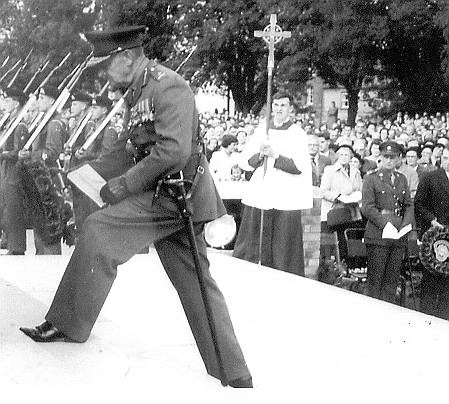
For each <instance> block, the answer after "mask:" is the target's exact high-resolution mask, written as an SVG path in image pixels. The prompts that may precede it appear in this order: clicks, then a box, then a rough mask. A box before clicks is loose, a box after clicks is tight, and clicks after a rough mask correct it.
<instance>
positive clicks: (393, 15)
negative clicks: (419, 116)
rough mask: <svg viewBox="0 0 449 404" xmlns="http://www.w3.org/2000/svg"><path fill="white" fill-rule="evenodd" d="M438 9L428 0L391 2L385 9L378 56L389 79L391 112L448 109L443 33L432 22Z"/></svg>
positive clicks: (397, 0)
mask: <svg viewBox="0 0 449 404" xmlns="http://www.w3.org/2000/svg"><path fill="white" fill-rule="evenodd" d="M439 12H440V8H439V6H438V4H437V2H436V1H432V0H395V1H392V2H391V4H390V5H389V8H388V21H387V25H388V35H387V37H386V39H385V44H384V46H383V49H382V53H381V59H380V60H381V63H382V66H383V70H384V74H385V77H387V78H390V79H391V82H390V85H389V86H388V87H387V90H388V91H392V89H394V90H395V91H393V93H394V94H395V97H394V98H393V105H392V109H393V110H400V109H402V110H407V111H409V112H411V113H414V112H423V111H428V112H436V111H440V110H441V109H443V108H447V107H448V105H449V104H448V101H449V97H448V81H447V79H446V78H445V77H444V69H443V67H442V63H443V50H444V46H445V43H446V41H445V39H444V35H443V30H442V29H441V27H439V26H438V25H437V23H436V21H437V20H436V18H437V16H438V15H439Z"/></svg>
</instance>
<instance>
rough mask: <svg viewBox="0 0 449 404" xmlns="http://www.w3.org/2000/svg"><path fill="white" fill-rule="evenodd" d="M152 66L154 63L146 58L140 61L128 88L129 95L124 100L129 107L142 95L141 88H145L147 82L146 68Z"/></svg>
mask: <svg viewBox="0 0 449 404" xmlns="http://www.w3.org/2000/svg"><path fill="white" fill-rule="evenodd" d="M152 64H156V62H155V61H154V60H149V59H148V58H147V57H143V58H142V60H141V61H140V63H139V66H138V67H137V69H136V72H135V74H134V80H133V82H132V83H131V85H130V86H129V89H130V93H129V96H128V97H127V99H126V101H127V103H128V105H129V106H133V105H135V104H136V102H137V100H138V99H139V98H140V95H141V94H142V87H145V85H146V84H147V82H148V69H147V68H148V67H149V66H150V65H152Z"/></svg>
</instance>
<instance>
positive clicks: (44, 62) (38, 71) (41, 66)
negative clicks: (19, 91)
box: [23, 57, 50, 94]
mask: <svg viewBox="0 0 449 404" xmlns="http://www.w3.org/2000/svg"><path fill="white" fill-rule="evenodd" d="M49 63H50V58H49V57H46V58H45V59H44V61H43V62H42V63H41V64H40V66H39V67H38V69H37V70H36V72H35V73H34V74H33V76H32V77H31V79H30V81H29V82H28V83H27V85H26V86H25V88H24V89H23V92H24V93H25V94H26V93H27V91H28V90H29V89H30V87H31V84H32V83H33V81H34V80H35V79H36V77H37V75H38V74H39V73H40V72H42V71H44V70H45V69H46V68H47V66H48V64H49Z"/></svg>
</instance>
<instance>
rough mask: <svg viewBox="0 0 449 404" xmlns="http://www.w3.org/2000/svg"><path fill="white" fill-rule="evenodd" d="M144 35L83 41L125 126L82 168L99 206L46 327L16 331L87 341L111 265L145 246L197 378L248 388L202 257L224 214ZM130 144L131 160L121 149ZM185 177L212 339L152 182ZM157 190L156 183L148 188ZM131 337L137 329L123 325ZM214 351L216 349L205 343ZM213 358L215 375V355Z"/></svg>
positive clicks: (162, 192) (189, 112) (171, 76)
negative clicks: (97, 182)
mask: <svg viewBox="0 0 449 404" xmlns="http://www.w3.org/2000/svg"><path fill="white" fill-rule="evenodd" d="M145 32H146V27H144V26H137V27H122V28H119V29H116V30H113V31H96V32H90V33H86V34H85V35H86V38H87V40H88V41H89V42H90V43H91V45H92V48H93V56H94V60H93V61H91V63H95V62H100V63H103V66H104V68H105V70H106V74H107V77H108V80H109V82H110V84H111V86H112V87H113V89H114V90H115V89H122V90H129V91H128V92H127V96H126V97H125V102H126V103H127V105H128V107H129V119H128V120H127V126H126V130H125V132H124V133H123V134H122V135H121V136H120V137H119V138H118V140H117V142H116V144H115V145H114V148H113V150H112V151H111V152H110V153H107V154H103V155H101V156H100V157H99V158H98V159H97V160H95V161H94V162H92V163H90V164H91V166H92V167H93V168H94V169H95V170H96V171H97V172H98V173H99V174H100V175H101V176H103V178H105V179H106V181H107V184H106V185H105V186H104V187H103V188H102V189H101V191H100V195H101V196H102V198H103V200H104V201H105V202H106V203H107V204H108V206H107V207H106V208H104V209H102V210H99V211H96V212H94V213H93V214H91V215H90V216H89V217H88V218H87V219H86V221H85V222H84V224H83V231H82V233H81V235H80V238H79V241H78V243H77V245H76V248H75V250H74V252H73V254H72V256H71V259H70V261H69V263H68V265H67V268H66V271H65V273H64V276H63V278H62V280H61V283H60V284H59V287H58V290H57V291H56V294H55V297H54V299H53V302H52V304H51V307H50V309H49V311H48V313H47V315H46V317H45V319H46V321H45V322H44V323H43V324H41V325H39V326H37V327H35V328H21V330H22V331H23V332H24V333H25V334H26V335H28V336H29V337H30V338H32V339H33V340H35V341H37V342H52V341H76V342H84V341H86V340H87V339H88V338H89V335H90V333H91V330H92V327H93V325H94V324H95V321H96V319H97V317H98V315H99V313H100V310H101V308H102V306H103V304H104V302H105V300H106V297H107V296H108V293H109V291H110V288H111V287H112V284H113V282H114V280H115V277H116V275H117V266H118V265H120V264H122V263H124V262H126V261H128V260H129V259H130V258H131V257H132V256H133V255H135V254H137V253H138V252H140V251H141V250H142V249H143V248H144V247H146V246H148V245H149V244H150V243H153V242H154V246H155V248H156V251H157V253H158V255H159V257H160V259H161V261H162V264H163V266H164V269H165V271H166V272H167V274H168V276H169V278H170V280H171V282H172V283H173V285H174V286H175V288H176V290H177V292H178V295H179V296H180V299H181V301H182V305H183V308H184V311H185V313H186V316H187V318H188V321H189V324H190V327H191V329H192V332H193V335H194V337H195V340H196V343H197V346H198V348H199V351H200V354H201V356H202V358H203V361H204V363H205V365H206V369H207V372H208V373H209V374H211V375H212V376H214V377H217V378H220V377H221V380H222V383H223V384H225V385H230V386H232V387H252V381H251V375H250V373H249V370H248V368H247V366H246V363H245V360H244V357H243V353H242V351H241V349H240V346H239V343H238V341H237V338H236V336H235V334H234V331H233V327H232V323H231V320H230V317H229V313H228V309H227V306H226V303H225V300H224V298H223V295H222V294H221V292H220V290H219V288H218V286H217V285H216V283H215V281H214V280H213V278H212V276H211V274H210V272H209V269H208V260H207V256H206V244H205V240H204V237H203V230H204V224H205V223H206V222H208V221H211V220H213V219H215V218H217V217H219V216H221V215H223V214H224V213H226V212H225V209H224V207H223V203H222V201H221V199H220V197H219V195H218V193H217V191H216V189H215V186H214V184H213V180H212V177H211V175H210V172H209V170H208V166H207V161H206V158H205V156H204V154H203V153H202V145H201V142H200V139H199V138H198V113H197V110H196V107H195V99H194V95H193V93H192V91H191V89H190V87H189V85H188V83H186V82H185V80H184V79H183V78H182V77H181V76H179V75H178V74H177V73H175V72H173V71H172V70H170V69H168V68H165V67H163V66H161V65H159V64H157V62H155V61H152V60H149V59H147V58H146V57H145V55H144V53H143V40H144V36H145ZM128 140H130V141H131V142H132V143H134V144H136V146H137V148H138V150H139V155H138V158H135V159H133V158H132V157H131V156H130V155H129V154H128V153H127V150H126V143H127V141H128ZM182 178H186V179H191V181H192V183H193V185H192V188H190V191H189V192H191V203H192V210H193V222H194V232H195V238H196V243H197V244H198V250H199V255H200V262H201V264H202V268H203V273H204V278H205V279H204V284H205V287H206V291H207V292H208V293H207V294H208V296H209V302H210V308H211V312H212V313H213V320H214V323H215V329H216V340H215V341H213V339H212V335H211V332H210V328H209V326H208V319H207V315H206V310H205V306H204V302H203V300H202V297H201V293H200V286H199V283H198V279H197V275H196V271H195V265H194V260H193V254H192V249H191V246H190V243H189V238H188V233H187V229H186V228H185V226H184V222H183V219H182V218H180V212H179V211H178V209H177V206H176V203H175V202H174V201H173V199H172V197H171V195H170V189H167V187H166V185H164V184H162V183H161V182H160V180H162V179H172V180H173V179H182ZM158 184H159V185H160V184H162V185H161V186H159V187H158ZM132 329H133V332H135V331H136V330H138V325H137V326H136V325H135V324H133V325H132ZM214 343H216V344H217V345H214ZM215 346H217V347H218V349H219V351H220V352H221V357H222V362H223V363H222V365H223V366H222V371H223V373H224V374H221V373H222V372H221V371H220V367H219V364H218V362H219V361H218V359H217V356H216V355H215Z"/></svg>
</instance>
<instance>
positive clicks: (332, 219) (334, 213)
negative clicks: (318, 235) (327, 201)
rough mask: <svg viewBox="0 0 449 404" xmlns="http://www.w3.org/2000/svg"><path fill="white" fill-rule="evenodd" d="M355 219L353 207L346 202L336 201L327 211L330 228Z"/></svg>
mask: <svg viewBox="0 0 449 404" xmlns="http://www.w3.org/2000/svg"><path fill="white" fill-rule="evenodd" d="M353 221H354V217H353V213H352V211H351V208H350V206H349V205H347V204H345V203H336V204H334V205H333V206H332V209H331V210H330V211H329V212H327V225H328V227H329V228H332V227H337V226H342V225H346V224H349V223H352V222H353Z"/></svg>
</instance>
